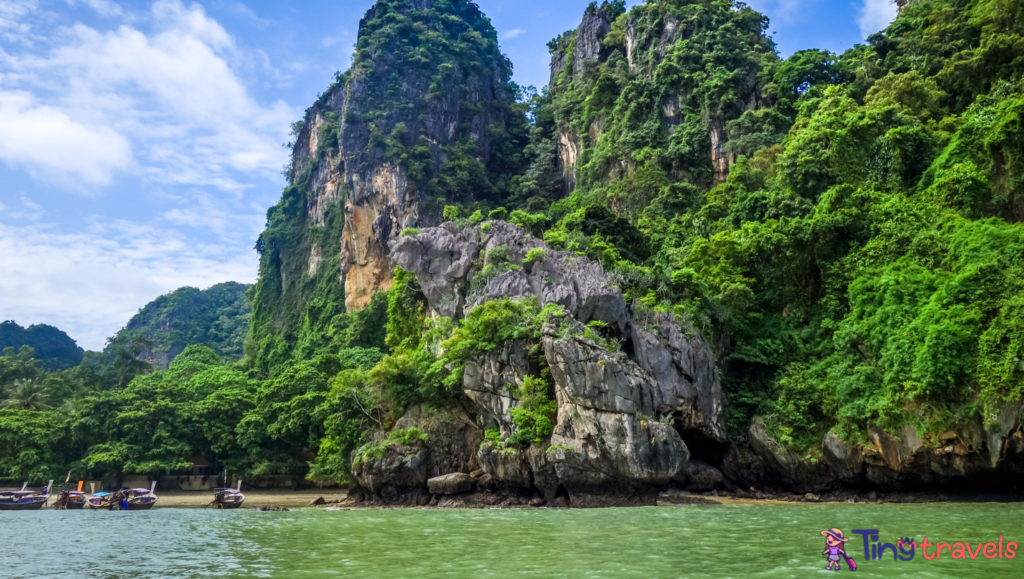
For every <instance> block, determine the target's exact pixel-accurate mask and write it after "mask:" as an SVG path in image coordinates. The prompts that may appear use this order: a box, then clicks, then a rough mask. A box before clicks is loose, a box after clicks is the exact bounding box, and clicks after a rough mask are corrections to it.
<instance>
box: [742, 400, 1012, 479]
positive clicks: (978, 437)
mask: <svg viewBox="0 0 1024 579" xmlns="http://www.w3.org/2000/svg"><path fill="white" fill-rule="evenodd" d="M1011 406H1012V407H1008V408H1007V409H1006V410H1005V414H1003V416H1004V418H1006V417H1009V416H1011V415H1012V416H1016V413H1017V412H1018V407H1017V405H1011ZM1013 423H1014V420H1013V419H1010V418H1006V424H1007V426H1006V427H1001V428H1002V430H1000V431H996V432H988V433H986V432H985V431H984V429H983V428H982V426H981V424H980V422H975V423H973V424H971V423H968V424H965V425H963V426H961V427H960V428H958V429H957V430H955V431H949V432H945V433H929V434H928V435H926V437H925V438H922V437H921V436H920V435H919V434H918V432H917V430H916V429H915V428H914V427H913V426H910V425H907V426H903V427H902V428H899V429H898V430H897V431H895V432H886V431H884V430H882V429H880V428H877V427H869V429H868V441H867V443H866V444H857V443H852V442H848V441H844V440H842V439H841V438H840V437H838V436H837V435H835V434H834V433H829V434H826V435H825V437H824V439H823V440H822V444H821V452H820V456H818V455H817V453H814V452H812V453H811V455H810V458H806V457H805V458H801V457H799V456H797V455H796V454H794V453H793V452H792V451H790V450H789V449H787V448H786V447H785V446H784V445H782V444H779V443H778V442H777V441H775V440H773V439H772V438H771V436H770V435H769V434H768V433H767V431H766V429H765V427H764V423H763V422H762V421H761V420H760V419H755V420H754V422H753V424H752V425H751V427H750V430H749V431H748V433H747V436H746V443H745V444H744V445H734V446H733V447H732V448H731V449H730V450H729V453H728V454H727V456H726V458H725V461H724V462H723V464H722V470H723V472H724V473H725V475H726V476H727V477H728V478H729V479H731V480H733V481H734V482H736V483H737V484H740V485H744V486H746V485H754V484H770V485H774V486H777V487H781V488H786V489H789V490H794V491H796V492H798V493H804V492H820V491H824V490H829V489H833V488H835V487H837V486H838V485H840V484H845V485H850V486H852V485H871V486H874V487H876V488H879V489H881V490H885V491H893V490H907V489H915V488H923V487H928V488H935V487H936V485H939V486H959V487H962V488H966V489H970V490H975V491H978V490H983V489H986V488H992V487H995V486H997V485H999V484H1006V483H1007V482H1008V481H1011V482H1012V481H1016V480H1018V479H1019V477H1020V475H1021V474H1024V470H1022V469H1021V468H1020V466H1021V464H1022V462H1024V461H1022V459H1024V435H1022V434H1021V431H1020V430H1017V429H1015V428H1014V427H1013V426H1012V424H1013Z"/></svg>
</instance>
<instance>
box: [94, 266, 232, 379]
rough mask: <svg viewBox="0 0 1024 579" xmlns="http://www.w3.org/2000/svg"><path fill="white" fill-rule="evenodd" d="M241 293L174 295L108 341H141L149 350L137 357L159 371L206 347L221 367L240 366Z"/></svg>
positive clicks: (227, 287)
mask: <svg viewBox="0 0 1024 579" xmlns="http://www.w3.org/2000/svg"><path fill="white" fill-rule="evenodd" d="M247 289H249V286H248V285H245V284H240V283H235V282H226V283H222V284H217V285H215V286H213V287H211V288H209V289H206V290H199V289H198V288H194V287H183V288H179V289H176V290H174V291H173V292H171V293H169V294H165V295H162V296H160V297H158V298H156V299H155V300H153V301H152V302H150V303H149V304H147V305H146V306H145V307H144V308H142V309H141V310H139V313H137V314H135V316H134V317H132V319H131V320H130V321H129V322H128V325H127V326H125V327H124V328H123V329H122V330H121V331H120V332H118V333H117V335H116V336H114V340H115V341H117V340H122V339H126V338H131V337H133V336H138V335H142V336H146V337H147V338H148V339H149V340H150V341H151V342H152V347H151V348H150V349H148V350H147V351H145V352H143V354H142V356H141V357H142V358H144V359H146V360H149V361H150V362H152V363H153V364H154V365H155V366H157V367H162V368H166V367H167V366H168V365H169V364H170V363H171V361H172V360H174V358H175V357H177V356H178V354H180V353H182V352H183V351H184V350H185V347H186V346H189V345H192V344H202V345H204V346H207V347H209V348H210V349H212V350H213V351H214V352H216V353H217V355H218V356H220V358H221V359H222V360H224V361H237V360H241V359H242V343H243V342H244V340H245V336H246V333H247V332H248V331H249V314H250V308H249V306H248V305H247V304H246V301H245V292H246V290H247Z"/></svg>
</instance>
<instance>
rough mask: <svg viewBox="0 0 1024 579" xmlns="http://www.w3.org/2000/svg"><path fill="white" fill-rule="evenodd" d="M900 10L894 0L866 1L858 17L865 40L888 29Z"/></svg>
mask: <svg viewBox="0 0 1024 579" xmlns="http://www.w3.org/2000/svg"><path fill="white" fill-rule="evenodd" d="M898 12H899V9H898V8H897V7H896V4H894V3H893V1H892V0H864V5H863V6H861V8H860V15H859V16H858V17H857V24H858V25H860V33H861V35H862V36H863V37H864V38H867V37H868V36H871V35H872V34H874V33H876V32H878V31H880V30H882V29H884V28H886V27H887V26H889V25H890V24H892V21H893V20H895V19H896V14H897V13H898Z"/></svg>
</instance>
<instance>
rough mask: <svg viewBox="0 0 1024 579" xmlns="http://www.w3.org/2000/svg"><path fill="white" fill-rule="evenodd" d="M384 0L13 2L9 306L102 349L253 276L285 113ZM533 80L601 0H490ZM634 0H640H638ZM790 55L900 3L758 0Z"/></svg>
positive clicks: (849, 35) (1, 61) (3, 113)
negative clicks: (178, 295) (154, 314)
mask: <svg viewBox="0 0 1024 579" xmlns="http://www.w3.org/2000/svg"><path fill="white" fill-rule="evenodd" d="M372 3H373V0H333V1H330V2H325V1H319V0H316V1H309V2H303V3H295V2H268V1H250V2H247V3H242V2H234V1H225V0H210V1H206V2H199V3H189V2H182V1H180V0H158V1H157V2H120V3H118V2H115V1H114V0H0V320H5V319H14V320H16V321H18V322H19V323H21V324H22V325H28V324H35V323H48V324H52V325H55V326H57V327H59V328H61V329H63V330H65V331H67V332H68V333H69V334H70V335H71V337H73V338H75V339H76V340H78V341H79V344H80V345H82V346H84V347H86V348H89V349H98V348H100V347H102V345H103V341H104V339H105V338H106V337H107V336H110V335H112V334H113V333H114V332H116V331H117V330H118V328H120V327H122V326H123V325H124V324H125V323H126V322H127V321H128V319H129V318H130V317H131V316H132V315H133V314H134V313H135V312H136V311H138V309H139V308H141V307H142V306H143V305H145V304H146V303H148V302H149V301H150V300H152V299H153V298H155V297H157V296H158V295H160V294H162V293H166V292H168V291H170V290H173V289H175V288H177V287H180V286H183V285H193V286H198V287H201V288H205V287H209V286H210V285H213V284H215V283H218V282H222V281H228V280H234V281H240V282H249V283H251V282H253V281H255V278H256V267H257V262H256V256H255V252H254V251H253V250H252V247H253V242H254V240H255V239H256V236H257V235H258V233H259V231H260V230H261V228H262V226H263V222H264V216H265V213H266V209H267V207H269V206H270V205H272V204H274V203H275V202H276V201H277V199H278V197H279V195H280V192H281V188H282V186H283V184H284V183H283V180H282V178H281V176H280V170H281V167H282V166H283V165H284V164H285V161H286V151H285V150H284V148H283V147H282V145H281V144H282V143H284V142H285V141H287V132H288V124H289V123H290V122H292V121H294V120H297V119H299V118H301V117H302V114H303V111H304V110H305V108H306V107H307V106H309V105H310V104H311V103H312V102H313V100H314V99H315V98H316V95H317V93H319V92H321V91H323V90H324V89H325V88H326V87H327V85H328V84H329V83H330V81H331V79H332V77H333V74H334V72H335V71H338V70H344V69H346V68H347V67H348V65H349V63H350V61H351V54H352V44H353V43H354V42H355V36H356V30H357V27H358V23H359V19H360V17H361V16H362V14H363V13H364V12H365V10H366V9H367V8H369V7H370V6H371V5H372ZM478 3H479V4H480V7H481V8H482V9H483V10H484V12H486V13H487V14H488V15H489V16H490V17H491V20H492V22H493V23H494V26H495V28H496V29H497V31H498V34H499V38H500V41H501V46H502V49H503V50H504V51H505V53H506V54H507V55H508V57H509V58H510V59H511V60H512V62H513V64H514V66H515V80H516V81H517V82H519V83H520V84H525V85H531V84H532V85H535V86H537V87H538V88H540V87H541V86H543V85H544V84H545V83H546V82H547V79H548V54H547V48H546V43H547V41H548V40H550V39H551V38H553V37H554V36H556V35H557V34H559V33H561V32H563V31H565V30H569V29H572V28H574V27H575V26H576V25H577V24H578V23H579V20H580V17H581V15H582V12H583V9H584V8H585V7H586V5H587V4H588V0H478ZM638 3H640V2H638V1H637V0H632V1H630V5H631V6H632V5H636V4H638ZM748 3H749V4H750V5H751V6H752V7H754V8H756V9H758V10H761V11H762V12H764V13H766V14H767V15H768V16H769V17H770V18H771V20H772V25H771V27H770V29H769V30H770V31H771V32H772V34H773V36H774V37H775V40H776V42H777V43H778V45H779V50H780V52H781V53H782V54H783V55H784V56H785V55H788V54H790V53H792V52H793V51H795V50H799V49H802V48H811V47H815V48H828V49H830V50H833V51H842V50H844V49H846V48H849V47H850V46H852V45H853V44H854V43H857V42H861V41H863V39H864V38H865V37H866V35H867V34H870V33H872V32H874V31H877V30H879V29H881V28H883V27H884V26H885V25H886V24H887V23H888V22H889V21H890V20H891V19H892V18H893V17H894V15H895V7H894V6H893V5H892V4H891V3H890V0H846V1H842V0H841V1H831V0H802V1H800V0H750V1H749V2H748Z"/></svg>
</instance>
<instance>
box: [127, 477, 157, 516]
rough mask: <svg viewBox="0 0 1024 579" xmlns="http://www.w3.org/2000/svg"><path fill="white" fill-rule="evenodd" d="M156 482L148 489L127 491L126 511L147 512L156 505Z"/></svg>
mask: <svg viewBox="0 0 1024 579" xmlns="http://www.w3.org/2000/svg"><path fill="white" fill-rule="evenodd" d="M155 491H156V481H153V484H152V485H151V486H150V487H149V488H148V489H128V510H129V511H148V510H149V509H152V508H153V505H155V504H156V500H157V496H156V495H155V494H153V493H154V492H155Z"/></svg>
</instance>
